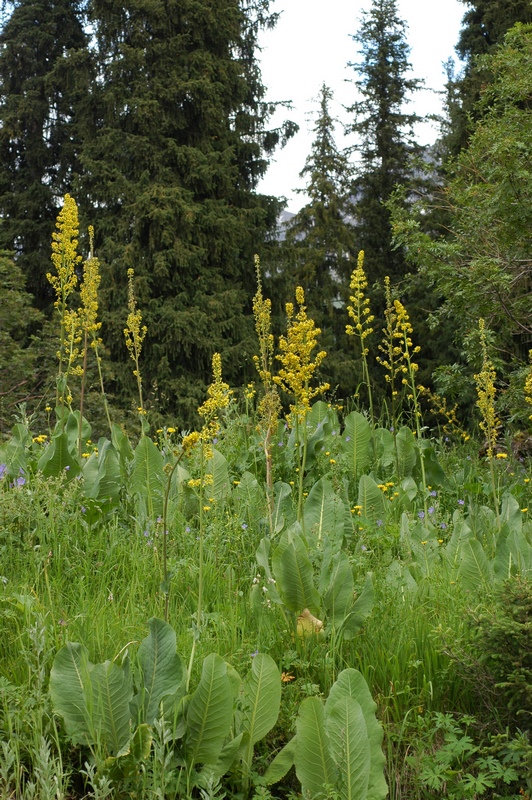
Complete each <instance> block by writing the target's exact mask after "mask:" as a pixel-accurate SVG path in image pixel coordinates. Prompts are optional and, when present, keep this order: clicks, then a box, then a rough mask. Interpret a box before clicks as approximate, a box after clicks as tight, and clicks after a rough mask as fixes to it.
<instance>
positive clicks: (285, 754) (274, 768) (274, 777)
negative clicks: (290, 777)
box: [263, 736, 297, 786]
mask: <svg viewBox="0 0 532 800" xmlns="http://www.w3.org/2000/svg"><path fill="white" fill-rule="evenodd" d="M296 745H297V736H294V737H293V738H292V739H290V741H289V742H288V744H285V746H284V747H283V749H282V750H281V751H280V752H279V753H277V755H276V756H275V758H274V759H273V761H272V762H271V764H270V765H269V767H268V769H267V770H266V772H265V773H264V776H263V780H264V783H266V784H267V785H268V786H270V785H271V784H272V783H277V782H278V781H280V780H281V778H284V776H285V775H286V773H287V772H288V770H289V769H290V768H291V767H292V766H293V764H294V758H295V755H296Z"/></svg>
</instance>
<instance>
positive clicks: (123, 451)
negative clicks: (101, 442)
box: [111, 422, 134, 484]
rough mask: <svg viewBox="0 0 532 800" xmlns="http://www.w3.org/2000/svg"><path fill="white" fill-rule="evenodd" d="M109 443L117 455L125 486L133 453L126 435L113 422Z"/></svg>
mask: <svg viewBox="0 0 532 800" xmlns="http://www.w3.org/2000/svg"><path fill="white" fill-rule="evenodd" d="M111 441H112V443H113V447H114V448H115V450H116V452H117V453H118V460H119V464H120V474H121V476H122V482H123V483H124V484H126V482H127V479H128V477H129V467H130V464H131V462H132V461H133V457H134V453H133V448H132V447H131V443H130V441H129V439H128V438H127V435H126V434H125V433H124V431H123V430H122V428H121V427H120V426H119V425H117V424H116V422H113V427H112V431H111Z"/></svg>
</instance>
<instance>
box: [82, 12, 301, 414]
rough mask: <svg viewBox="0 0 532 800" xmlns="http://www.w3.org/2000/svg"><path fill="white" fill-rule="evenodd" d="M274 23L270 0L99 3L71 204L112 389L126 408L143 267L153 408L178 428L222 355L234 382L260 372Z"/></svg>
mask: <svg viewBox="0 0 532 800" xmlns="http://www.w3.org/2000/svg"><path fill="white" fill-rule="evenodd" d="M267 12H268V2H267V0H256V2H255V0H253V1H252V0H249V1H248V2H241V0H240V1H239V0H164V1H163V0H135V2H133V0H128V1H127V2H125V3H121V4H117V3H115V2H114V0H91V2H90V3H89V13H90V18H91V24H92V26H93V30H94V35H95V38H96V52H97V80H96V81H95V83H94V86H93V90H92V109H90V111H89V113H88V114H87V117H86V127H85V129H84V133H83V135H84V150H83V157H82V162H83V168H84V169H83V175H82V176H81V178H80V181H79V191H78V192H77V196H78V198H79V201H80V205H81V209H82V211H84V212H85V214H87V215H89V216H90V218H91V219H90V221H92V222H93V224H94V226H95V230H96V252H97V255H98V257H99V258H100V260H101V264H102V298H103V305H104V307H105V308H106V312H104V313H103V319H104V328H103V330H102V336H103V338H104V341H105V342H106V343H107V345H108V348H109V351H110V354H111V357H112V359H113V361H114V364H115V376H116V382H115V387H114V388H115V392H116V393H117V394H118V395H119V397H120V398H131V397H133V391H132V380H133V379H132V376H131V375H130V368H129V365H128V362H127V354H126V350H125V343H124V337H123V330H122V329H123V327H124V321H125V315H126V292H127V271H128V269H133V270H134V271H135V293H136V297H137V301H138V304H139V307H140V308H141V309H142V312H143V319H144V322H145V324H146V326H147V329H148V333H147V337H146V340H145V343H144V347H143V363H142V365H141V369H142V372H143V382H144V386H145V387H146V390H147V392H148V401H149V400H150V394H151V398H152V400H153V399H155V400H156V402H157V407H158V408H159V409H160V410H161V411H163V412H172V413H174V414H175V418H176V420H177V421H178V422H179V423H180V424H184V423H188V424H191V422H192V421H193V416H194V413H195V409H196V408H197V406H198V405H199V403H200V402H201V400H202V399H203V395H204V388H205V385H206V384H207V383H208V382H209V380H210V365H211V358H212V354H213V352H214V351H219V352H221V354H222V359H223V368H224V377H225V378H226V379H227V380H228V381H229V382H230V383H232V384H233V385H234V384H235V383H238V382H241V381H242V380H244V379H245V376H244V372H245V369H246V368H248V369H249V370H250V374H251V370H252V363H251V359H250V357H249V356H250V352H251V351H252V349H253V347H254V337H253V322H252V316H251V301H252V297H253V295H254V292H255V273H254V261H253V255H254V252H259V253H261V250H262V249H263V243H264V240H265V237H266V234H267V232H268V231H270V230H271V229H272V228H273V226H274V224H275V220H276V217H277V213H278V204H277V202H276V201H275V200H274V199H273V198H269V197H261V196H259V195H257V194H256V193H255V192H254V190H255V187H256V185H257V181H258V180H259V178H260V177H261V176H262V174H263V173H264V171H265V169H266V166H267V154H268V152H269V151H271V150H272V149H273V148H274V147H275V145H276V144H277V142H278V141H279V138H280V137H281V136H282V134H283V132H282V131H281V132H279V131H278V132H268V131H267V129H266V121H267V118H268V114H269V111H270V108H269V107H268V106H267V105H266V104H265V102H264V87H263V86H262V83H261V79H260V72H259V69H258V66H257V62H256V60H255V49H256V40H257V34H258V29H259V27H260V25H261V24H267V23H268V21H269V17H268V14H267ZM284 133H286V134H287V135H288V133H290V131H289V130H285V131H284ZM248 365H249V366H248Z"/></svg>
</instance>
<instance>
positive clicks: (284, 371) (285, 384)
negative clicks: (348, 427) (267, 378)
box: [273, 286, 329, 421]
mask: <svg viewBox="0 0 532 800" xmlns="http://www.w3.org/2000/svg"><path fill="white" fill-rule="evenodd" d="M296 300H297V301H298V304H299V311H298V313H297V315H296V316H295V318H294V307H293V305H292V303H287V304H286V311H287V318H288V319H287V323H288V324H287V334H286V336H281V337H280V339H279V349H280V350H281V353H280V354H279V355H277V356H276V358H277V359H278V360H279V361H280V362H281V365H282V366H281V369H280V370H279V374H278V375H276V376H274V378H273V381H274V383H276V384H277V386H279V387H281V388H282V389H283V390H284V391H285V392H286V393H287V394H289V395H292V396H293V397H294V400H295V402H294V403H293V404H292V405H291V406H290V411H291V413H292V414H293V415H295V416H296V417H297V418H298V420H300V421H302V420H304V418H305V417H306V415H307V414H308V412H309V411H310V402H311V400H312V399H313V398H314V397H317V396H318V395H320V394H323V392H325V391H327V389H328V388H329V384H326V383H324V384H321V385H320V386H318V387H316V388H312V387H311V386H310V382H311V380H312V378H313V375H314V372H315V371H316V370H317V369H318V367H319V366H320V364H321V362H322V361H323V359H324V358H325V356H326V353H325V351H323V350H322V351H320V352H319V353H318V354H317V355H316V356H315V357H314V360H312V351H313V350H314V349H315V347H316V345H317V341H318V336H319V334H320V333H321V330H320V328H317V327H316V325H315V323H314V320H312V319H309V317H307V313H306V306H305V305H304V300H305V293H304V291H303V289H302V287H301V286H298V287H297V289H296Z"/></svg>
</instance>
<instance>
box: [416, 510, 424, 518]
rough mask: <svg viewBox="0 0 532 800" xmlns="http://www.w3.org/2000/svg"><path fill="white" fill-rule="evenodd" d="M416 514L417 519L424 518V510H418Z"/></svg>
mask: <svg viewBox="0 0 532 800" xmlns="http://www.w3.org/2000/svg"><path fill="white" fill-rule="evenodd" d="M417 515H418V517H419V519H425V512H424V511H418V512H417Z"/></svg>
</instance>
